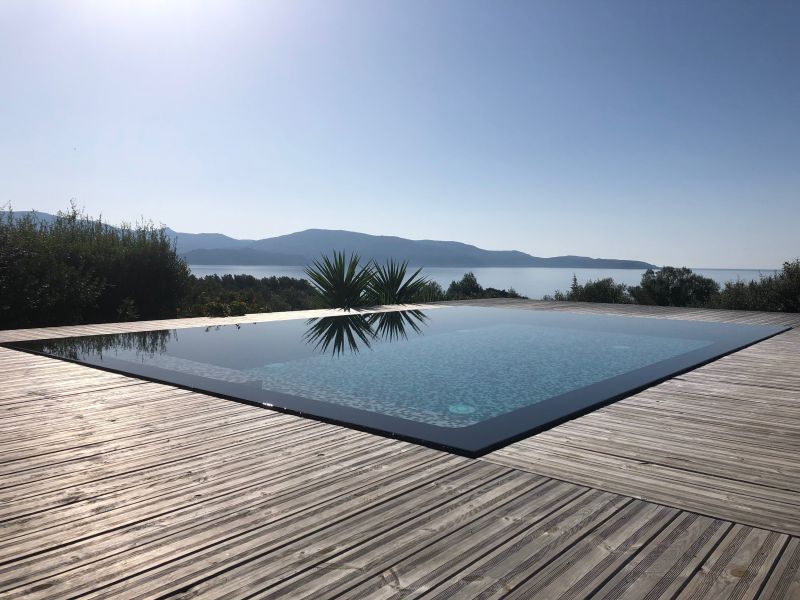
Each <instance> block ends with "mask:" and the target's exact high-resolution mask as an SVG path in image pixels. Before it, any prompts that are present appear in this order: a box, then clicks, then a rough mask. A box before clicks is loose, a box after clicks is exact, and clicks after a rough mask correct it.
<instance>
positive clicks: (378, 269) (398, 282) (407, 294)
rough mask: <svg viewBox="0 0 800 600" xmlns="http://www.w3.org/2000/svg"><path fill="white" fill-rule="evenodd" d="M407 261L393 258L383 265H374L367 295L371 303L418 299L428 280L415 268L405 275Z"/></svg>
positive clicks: (390, 302)
mask: <svg viewBox="0 0 800 600" xmlns="http://www.w3.org/2000/svg"><path fill="white" fill-rule="evenodd" d="M407 271H408V261H405V262H399V261H395V260H394V259H389V261H388V262H387V263H386V264H384V265H376V266H375V268H374V269H373V277H372V281H371V283H370V286H369V289H368V291H367V295H368V297H369V301H370V303H372V304H408V303H410V302H415V301H419V299H420V297H421V296H422V294H423V291H424V290H425V287H426V286H427V285H428V280H427V279H426V278H424V277H422V276H420V273H421V272H422V269H421V268H420V269H417V270H416V271H414V273H413V274H412V275H411V276H410V277H406V273H407Z"/></svg>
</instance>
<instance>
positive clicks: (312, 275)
mask: <svg viewBox="0 0 800 600" xmlns="http://www.w3.org/2000/svg"><path fill="white" fill-rule="evenodd" d="M359 263H360V259H359V257H358V254H351V255H350V257H349V258H345V254H344V252H337V251H335V250H334V251H333V252H332V253H331V256H330V257H328V256H322V257H320V258H319V259H316V260H314V261H313V262H312V264H311V266H309V267H306V269H305V273H306V275H308V277H309V279H310V280H311V285H312V286H314V289H315V290H316V292H317V293H318V294H319V296H320V297H321V298H322V300H323V302H325V304H326V305H327V306H328V307H330V308H343V309H345V310H350V309H351V308H357V307H359V306H364V305H365V304H367V301H368V297H367V296H368V289H369V286H370V282H371V281H372V277H373V269H372V265H371V263H367V265H366V266H363V267H362V266H360V264H359Z"/></svg>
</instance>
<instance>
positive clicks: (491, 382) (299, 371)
mask: <svg viewBox="0 0 800 600" xmlns="http://www.w3.org/2000/svg"><path fill="white" fill-rule="evenodd" d="M780 331H782V329H780V328H774V327H765V326H753V325H730V324H721V323H704V322H694V321H692V322H687V321H676V320H666V319H649V318H639V317H614V316H596V315H585V314H578V313H570V312H565V311H541V310H529V309H528V310H526V309H510V308H484V307H464V306H462V307H439V308H432V309H430V310H426V311H424V312H420V311H394V312H389V313H380V314H364V313H351V314H350V315H347V316H343V317H330V318H326V319H316V320H311V321H306V320H290V321H278V322H268V323H259V324H246V325H228V326H220V327H211V328H209V327H206V328H192V329H181V330H172V331H152V332H144V333H141V334H117V335H104V336H83V337H75V338H66V339H59V340H37V341H35V342H21V343H17V344H10V346H11V347H15V348H17V349H21V350H27V351H33V352H37V353H43V354H47V355H49V356H53V357H56V358H64V359H68V360H74V361H78V362H81V363H84V364H89V365H92V366H98V367H101V368H106V369H111V370H114V371H120V372H123V373H128V374H131V375H135V376H142V377H147V378H150V379H155V380H158V381H164V382H168V383H173V384H177V385H182V386H186V387H190V388H192V389H198V390H202V391H207V392H211V393H214V394H219V395H222V396H225V397H229V398H233V399H237V400H242V401H246V402H250V403H256V404H260V405H265V406H269V407H272V408H278V409H280V410H285V411H289V412H294V413H297V414H302V415H306V416H311V417H314V418H319V419H323V420H326V421H332V422H336V423H340V424H343V425H349V426H353V427H357V428H361V429H367V430H370V431H374V432H377V433H381V434H384V435H390V436H394V437H400V438H403V439H409V440H412V441H416V442H420V443H424V444H426V445H431V446H435V447H439V448H443V449H447V450H450V451H454V452H459V453H462V454H467V455H477V454H480V453H483V452H485V451H487V450H490V449H492V448H496V447H499V446H501V445H503V444H505V443H508V442H510V441H513V440H514V439H518V438H520V437H523V436H525V435H528V434H531V433H535V432H536V431H539V430H541V429H543V428H545V427H547V426H549V425H552V424H554V423H557V422H560V421H562V420H564V419H565V418H568V417H570V416H574V415H576V414H580V413H582V412H586V411H587V410H591V409H592V408H594V407H597V406H601V405H603V404H605V403H607V402H609V401H613V400H616V399H619V398H620V397H623V396H624V395H626V394H629V393H631V392H633V391H636V390H638V389H641V388H643V387H646V386H647V385H651V384H653V383H655V382H657V381H659V380H662V379H664V378H665V377H668V376H670V375H673V374H675V373H679V372H682V371H685V370H687V369H690V368H692V367H693V366H696V365H697V364H701V363H703V362H707V361H708V360H712V359H714V358H716V357H718V356H721V355H723V354H726V353H728V352H731V351H733V350H735V349H737V348H741V347H743V346H745V345H748V344H751V343H753V342H755V341H758V340H760V339H764V338H766V337H769V336H771V335H774V334H776V333H779V332H780Z"/></svg>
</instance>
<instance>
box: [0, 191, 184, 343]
mask: <svg viewBox="0 0 800 600" xmlns="http://www.w3.org/2000/svg"><path fill="white" fill-rule="evenodd" d="M188 284H189V269H188V267H187V266H186V263H185V262H184V261H183V260H182V259H181V258H180V257H178V255H177V253H176V252H175V247H174V245H173V243H172V241H171V240H170V239H169V238H168V237H167V235H166V233H165V231H164V230H163V229H162V228H157V227H155V226H154V225H152V224H151V223H144V224H139V225H136V226H129V225H125V226H122V227H110V226H108V225H106V224H105V223H103V222H102V221H101V220H100V219H92V218H90V217H88V216H87V215H86V214H85V213H83V212H81V211H78V210H77V209H76V208H75V207H74V206H73V207H72V208H71V209H70V210H69V211H67V212H66V213H59V214H58V216H57V218H56V220H55V221H54V222H53V223H52V224H46V223H44V222H42V221H39V220H37V219H36V218H35V217H34V216H33V215H32V214H28V215H26V216H25V217H22V218H17V217H15V216H14V214H13V212H11V211H4V212H2V213H1V214H0V328H11V327H13V328H19V327H37V326H48V325H68V324H76V323H90V322H108V321H118V320H120V319H122V320H130V319H136V318H141V319H163V318H169V317H175V316H176V315H177V312H178V307H179V306H180V305H181V303H182V301H183V298H184V296H185V294H186V292H187V290H188Z"/></svg>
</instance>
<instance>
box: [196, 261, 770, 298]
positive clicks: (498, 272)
mask: <svg viewBox="0 0 800 600" xmlns="http://www.w3.org/2000/svg"><path fill="white" fill-rule="evenodd" d="M189 267H190V268H191V270H192V273H193V274H194V275H196V276H198V277H202V276H204V275H214V274H216V275H228V274H230V275H237V274H246V275H252V276H253V277H258V278H261V277H272V276H276V277H284V276H285V277H297V278H307V277H306V275H305V273H304V271H303V267H281V266H261V265H258V266H253V265H189ZM692 270H693V271H694V272H695V273H698V274H700V275H703V276H705V277H710V278H711V279H713V280H715V281H717V282H719V283H720V284H723V283H725V282H727V281H736V280H737V279H738V280H742V281H752V280H757V279H759V277H760V276H761V275H762V274H763V275H772V274H774V273H775V269H760V270H759V269H702V268H698V269H695V268H692ZM468 271H472V272H473V273H475V276H476V277H477V278H478V283H480V284H481V285H482V286H483V287H493V288H497V289H509V288H514V289H515V290H516V291H517V292H518V293H520V294H522V295H523V296H528V297H529V298H536V299H538V298H541V297H542V296H544V295H546V294H550V295H552V294H553V292H555V291H556V290H562V291H566V290H567V289H568V288H569V286H570V284H571V283H572V276H573V274H574V275H575V276H576V277H577V278H578V282H579V283H586V282H587V281H589V280H597V279H604V278H606V277H611V278H613V279H614V281H616V282H617V283H624V284H627V285H636V284H638V283H639V281H640V280H641V278H642V273H644V270H639V269H562V268H547V267H474V268H470V267H453V268H451V267H426V268H424V269H423V270H422V273H423V275H425V276H426V277H428V278H429V279H432V280H434V281H436V282H438V283H439V284H440V285H441V286H442V287H443V288H445V289H447V286H448V285H450V282H451V281H454V280H458V279H461V278H462V277H463V276H464V273H466V272H468Z"/></svg>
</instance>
